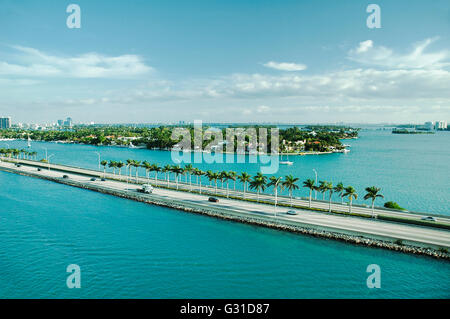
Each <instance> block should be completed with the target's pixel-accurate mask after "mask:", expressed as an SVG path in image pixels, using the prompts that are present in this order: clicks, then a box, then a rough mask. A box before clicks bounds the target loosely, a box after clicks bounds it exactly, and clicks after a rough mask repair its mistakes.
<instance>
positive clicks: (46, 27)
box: [0, 0, 450, 123]
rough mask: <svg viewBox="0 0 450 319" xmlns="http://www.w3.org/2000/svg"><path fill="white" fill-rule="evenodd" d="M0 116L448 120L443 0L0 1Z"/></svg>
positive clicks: (449, 5)
mask: <svg viewBox="0 0 450 319" xmlns="http://www.w3.org/2000/svg"><path fill="white" fill-rule="evenodd" d="M72 3H73V4H77V5H78V6H79V7H80V10H81V14H80V18H81V19H80V21H81V28H68V26H67V24H66V20H67V18H68V17H69V15H70V14H71V13H67V12H66V8H67V6H68V5H69V4H72ZM371 3H375V4H377V5H378V6H379V8H380V12H381V13H380V18H381V28H368V26H367V23H366V20H367V18H368V16H369V15H370V14H371V13H368V12H366V8H367V6H368V5H369V4H371ZM0 116H11V117H12V120H13V122H14V123H17V122H26V123H51V122H56V120H57V119H62V118H66V117H68V116H70V117H72V118H73V119H74V121H75V122H79V123H81V122H84V123H88V122H95V123H156V122H178V121H186V122H193V121H194V120H202V121H204V122H283V123H335V122H347V123H381V122H383V123H386V122H387V123H407V122H408V123H422V122H425V121H436V120H446V121H449V122H450V1H448V0H434V1H423V0H422V1H417V0H408V1H403V0H396V1H381V0H373V2H370V1H360V0H340V1H332V0H315V1H305V0H303V1H301V0H296V1H290V0H278V1H273V0H272V1H262V0H261V1H258V0H253V1H250V0H239V1H235V0H222V1H219V0H204V1H196V0H191V1H175V0H164V1H151V0H141V1H139V0H127V1H116V0H114V1H112V0H109V1H103V0H83V1H82V0H71V1H63V0H53V1H50V0H34V1H31V0H21V1H16V0H0Z"/></svg>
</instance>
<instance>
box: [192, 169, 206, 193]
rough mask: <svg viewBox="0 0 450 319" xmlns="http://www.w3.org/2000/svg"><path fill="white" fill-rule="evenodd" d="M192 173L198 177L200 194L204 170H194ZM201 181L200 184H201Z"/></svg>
mask: <svg viewBox="0 0 450 319" xmlns="http://www.w3.org/2000/svg"><path fill="white" fill-rule="evenodd" d="M192 173H193V174H194V175H195V176H196V177H197V185H199V193H200V194H201V193H202V178H201V177H202V176H203V175H204V174H205V172H203V171H202V170H200V169H198V168H194V169H193V171H192ZM199 181H200V184H199Z"/></svg>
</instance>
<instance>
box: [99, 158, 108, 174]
mask: <svg viewBox="0 0 450 319" xmlns="http://www.w3.org/2000/svg"><path fill="white" fill-rule="evenodd" d="M100 164H101V165H102V166H103V178H104V177H105V174H106V165H108V161H101V162H100Z"/></svg>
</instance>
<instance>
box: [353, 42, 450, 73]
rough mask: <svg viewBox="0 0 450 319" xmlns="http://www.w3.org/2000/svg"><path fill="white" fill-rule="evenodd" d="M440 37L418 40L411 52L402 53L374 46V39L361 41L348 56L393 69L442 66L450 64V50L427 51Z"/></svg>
mask: <svg viewBox="0 0 450 319" xmlns="http://www.w3.org/2000/svg"><path fill="white" fill-rule="evenodd" d="M437 40H438V38H437V37H436V38H429V39H425V40H424V41H421V42H417V43H415V44H414V45H413V48H412V50H410V52H408V53H405V54H401V53H397V52H394V51H393V50H392V49H389V48H386V47H384V46H374V44H373V41H372V40H367V41H363V42H360V43H359V46H358V47H357V48H356V49H352V50H350V52H349V54H348V58H349V59H351V60H353V61H356V62H358V63H362V64H367V65H373V66H380V67H386V68H391V69H423V68H442V67H445V66H448V65H450V51H449V50H441V51H437V52H426V51H427V49H429V46H430V45H431V44H432V43H433V42H435V41H437Z"/></svg>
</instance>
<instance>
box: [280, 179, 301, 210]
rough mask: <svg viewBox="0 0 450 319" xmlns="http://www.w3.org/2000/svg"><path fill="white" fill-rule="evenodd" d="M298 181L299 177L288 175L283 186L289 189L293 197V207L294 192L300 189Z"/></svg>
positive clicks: (290, 195)
mask: <svg viewBox="0 0 450 319" xmlns="http://www.w3.org/2000/svg"><path fill="white" fill-rule="evenodd" d="M297 181H298V178H297V177H294V176H292V175H287V176H286V177H285V178H284V182H283V187H284V188H286V189H287V190H288V191H289V197H290V199H291V207H292V206H293V202H292V192H293V191H294V190H296V189H298V188H299V187H298V185H297V184H296V183H297Z"/></svg>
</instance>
